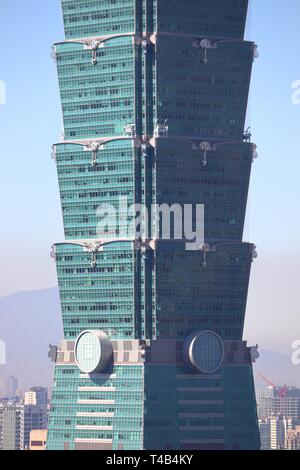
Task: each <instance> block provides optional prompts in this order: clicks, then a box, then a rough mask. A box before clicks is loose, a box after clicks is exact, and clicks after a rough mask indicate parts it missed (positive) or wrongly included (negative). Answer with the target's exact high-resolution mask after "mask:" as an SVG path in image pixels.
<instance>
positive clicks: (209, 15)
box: [47, 0, 260, 451]
mask: <svg viewBox="0 0 300 470" xmlns="http://www.w3.org/2000/svg"><path fill="white" fill-rule="evenodd" d="M61 3H62V12H63V20H64V27H65V40H64V41H62V42H57V43H55V45H54V51H53V57H54V58H55V61H56V64H57V71H58V79H59V88H60V98H61V103H62V113H63V121H64V132H63V135H62V138H61V141H60V142H58V143H55V144H54V145H53V158H54V159H55V162H56V165H57V173H58V180H59V190H60V198H61V208H62V215H63V222H64V231H65V239H64V240H62V241H60V242H59V243H56V244H55V245H54V246H53V251H52V256H53V258H54V260H55V262H56V267H57V275H58V283H59V291H60V301H61V312H62V319H63V327H64V337H63V338H62V340H61V342H60V344H59V345H58V346H57V347H55V346H52V347H51V349H50V353H49V356H50V357H51V358H52V360H53V361H54V362H55V376H54V385H53V393H52V400H51V409H50V415H49V430H48V440H47V449H49V450H119V451H121V450H141V449H145V450H184V449H187V450H221V449H228V450H230V449H235V450H245V449H253V450H254V449H259V448H260V440H259V432H258V423H257V414H256V400H255V391H254V382H253V372H252V363H253V362H254V361H255V359H256V358H257V357H258V353H257V347H250V346H248V345H247V342H246V341H245V340H244V339H243V329H244V319H245V310H246V302H247V293H248V284H249V276H250V268H251V264H252V262H253V259H254V258H255V257H256V251H255V246H254V245H253V244H251V243H248V242H247V243H246V242H244V241H243V231H244V221H245V212H246V205H247V196H248V189H249V180H250V173H251V167H252V163H253V159H254V158H255V157H256V156H257V152H256V145H255V144H253V143H252V142H251V134H250V133H249V131H247V130H246V131H245V115H246V110H247V101H248V94H249V85H250V78H251V70H252V64H253V61H254V59H255V57H256V56H257V47H256V45H255V44H254V43H252V42H249V41H245V40H244V30H245V23H246V17H247V8H248V1H247V0H222V1H220V0H62V2H61ZM120 201H121V203H122V202H123V205H122V204H121V205H120ZM124 201H125V202H126V204H125V206H126V207H125V206H124ZM196 205H201V206H202V207H203V208H204V212H203V213H204V215H203V222H204V223H203V227H204V228H203V243H201V245H200V246H199V247H198V248H197V249H191V250H189V249H187V243H186V237H184V236H183V237H182V238H181V239H180V238H179V237H177V236H175V231H176V230H175V231H174V230H170V236H169V238H166V237H164V236H163V234H162V232H163V230H162V226H163V223H162V221H161V216H162V213H161V212H159V213H158V214H157V213H156V209H155V210H154V209H153V208H154V207H155V208H156V207H158V206H159V207H164V208H166V207H168V208H170V214H169V215H170V219H172V220H173V221H174V220H175V219H176V217H175V215H176V214H175V209H174V208H177V209H178V207H179V209H180V208H184V207H187V206H193V207H194V206H196ZM112 206H113V207H115V208H116V214H117V217H114V214H113V213H111V212H109V208H110V207H112ZM128 207H133V208H141V207H144V208H145V210H146V213H147V217H146V219H147V220H146V221H147V225H148V226H149V235H148V236H140V237H136V236H135V235H134V234H133V233H132V231H131V229H128V230H127V232H126V227H127V226H128V224H129V225H130V221H131V225H130V226H132V214H131V215H130V212H128V213H127V211H126V210H125V209H127V208H128ZM103 208H106V209H105V210H106V212H107V213H109V216H108V215H107V213H106V214H105V217H106V221H108V222H109V223H108V226H107V228H106V229H105V230H102V229H101V230H99V226H101V224H102V222H103V217H104V212H103ZM154 212H155V213H154ZM172 212H173V213H172ZM193 214H194V213H193ZM58 217H59V215H58ZM133 218H134V217H133ZM191 220H192V221H193V222H195V215H192V218H191ZM113 223H114V224H115V229H114V230H111V227H112V226H113ZM171 225H172V224H171ZM124 233H125V235H124ZM154 233H155V235H153V234H154Z"/></svg>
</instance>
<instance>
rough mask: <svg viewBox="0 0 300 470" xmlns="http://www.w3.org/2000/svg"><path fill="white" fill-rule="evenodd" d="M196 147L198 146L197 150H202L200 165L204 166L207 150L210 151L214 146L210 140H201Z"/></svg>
mask: <svg viewBox="0 0 300 470" xmlns="http://www.w3.org/2000/svg"><path fill="white" fill-rule="evenodd" d="M196 147H197V146H196ZM197 148H199V150H201V151H202V152H203V160H202V165H203V166H206V165H207V152H211V151H213V150H215V147H214V146H213V145H212V144H211V143H210V142H207V141H203V142H201V143H200V144H199V146H198V147H197Z"/></svg>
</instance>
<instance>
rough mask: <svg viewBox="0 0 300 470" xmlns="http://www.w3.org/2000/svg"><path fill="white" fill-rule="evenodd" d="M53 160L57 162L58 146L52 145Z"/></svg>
mask: <svg viewBox="0 0 300 470" xmlns="http://www.w3.org/2000/svg"><path fill="white" fill-rule="evenodd" d="M51 158H52V160H53V161H54V162H56V145H52V152H51Z"/></svg>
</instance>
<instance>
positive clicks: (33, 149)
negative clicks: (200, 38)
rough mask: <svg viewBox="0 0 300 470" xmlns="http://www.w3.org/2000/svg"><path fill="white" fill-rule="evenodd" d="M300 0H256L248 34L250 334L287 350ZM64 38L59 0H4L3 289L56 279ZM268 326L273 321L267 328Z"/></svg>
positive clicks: (299, 111)
mask: <svg viewBox="0 0 300 470" xmlns="http://www.w3.org/2000/svg"><path fill="white" fill-rule="evenodd" d="M299 18H300V2H299V0H287V1H286V2H282V0H252V1H251V2H250V10H249V21H248V27H247V35H246V38H247V39H250V40H254V41H255V42H257V43H258V45H259V52H260V58H259V59H258V60H256V61H255V63H254V68H253V76H252V85H251V94H250V101H249V113H248V124H249V125H251V129H252V134H253V140H254V141H255V142H256V143H257V144H258V150H259V155H260V158H259V160H257V161H256V162H255V163H254V166H253V173H252V181H251V189H250V196H249V210H248V214H247V224H246V229H245V240H246V241H252V242H255V243H256V244H257V246H258V252H259V258H258V260H257V261H256V262H255V263H254V265H253V273H252V278H251V286H250V293H249V304H248V317H247V322H246V333H247V336H248V337H249V338H250V340H251V341H252V342H253V341H254V342H263V344H264V345H265V346H267V347H269V346H270V347H273V346H274V347H275V345H276V347H277V349H280V350H284V351H287V350H288V348H289V344H290V341H292V340H293V339H295V338H297V337H299V338H300V320H299V318H300V315H299V314H300V312H299V304H300V302H299V299H298V285H297V282H296V278H297V276H298V279H299V276H300V269H299V266H300V249H299V246H298V240H299V231H300V221H299V217H298V214H299V199H300V184H299V177H300V171H299V170H300V158H299V156H300V152H299V150H300V149H299V147H300V139H299V126H300V106H296V105H293V104H292V100H291V95H292V88H291V86H292V82H293V81H295V80H300V66H299V57H300V40H299V39H300V38H299V34H300V33H299ZM62 38H63V27H62V15H61V9H60V1H59V0H47V1H41V0H26V2H25V1H21V0H17V1H15V2H11V1H9V0H0V80H3V81H5V83H6V87H7V98H6V100H7V102H6V105H0V156H1V171H0V201H1V202H0V204H1V223H0V229H1V232H0V234H1V244H0V296H4V295H8V294H11V293H14V292H18V291H20V290H28V289H41V288H44V287H50V286H54V285H56V273H55V265H54V263H53V261H52V260H51V259H50V257H49V253H50V247H51V244H52V243H53V242H55V241H59V240H61V239H63V230H62V219H61V212H60V203H59V197H58V184H57V177H56V168H55V164H54V162H53V161H52V160H51V158H50V154H51V145H52V143H54V142H56V141H57V140H58V139H59V135H60V131H61V128H62V122H61V111H60V103H59V93H58V85H57V76H56V69H55V63H54V62H53V61H52V59H51V57H50V55H51V44H52V43H53V42H55V41H58V40H61V39H62ZM268 329H269V330H268Z"/></svg>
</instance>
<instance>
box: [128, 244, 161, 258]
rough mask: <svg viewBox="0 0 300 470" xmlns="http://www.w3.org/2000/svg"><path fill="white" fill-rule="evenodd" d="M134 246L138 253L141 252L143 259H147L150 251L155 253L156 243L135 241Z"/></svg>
mask: <svg viewBox="0 0 300 470" xmlns="http://www.w3.org/2000/svg"><path fill="white" fill-rule="evenodd" d="M133 246H134V249H135V250H136V251H138V250H141V253H142V257H143V258H146V256H147V251H148V250H152V251H155V246H156V243H155V240H134V242H133Z"/></svg>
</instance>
